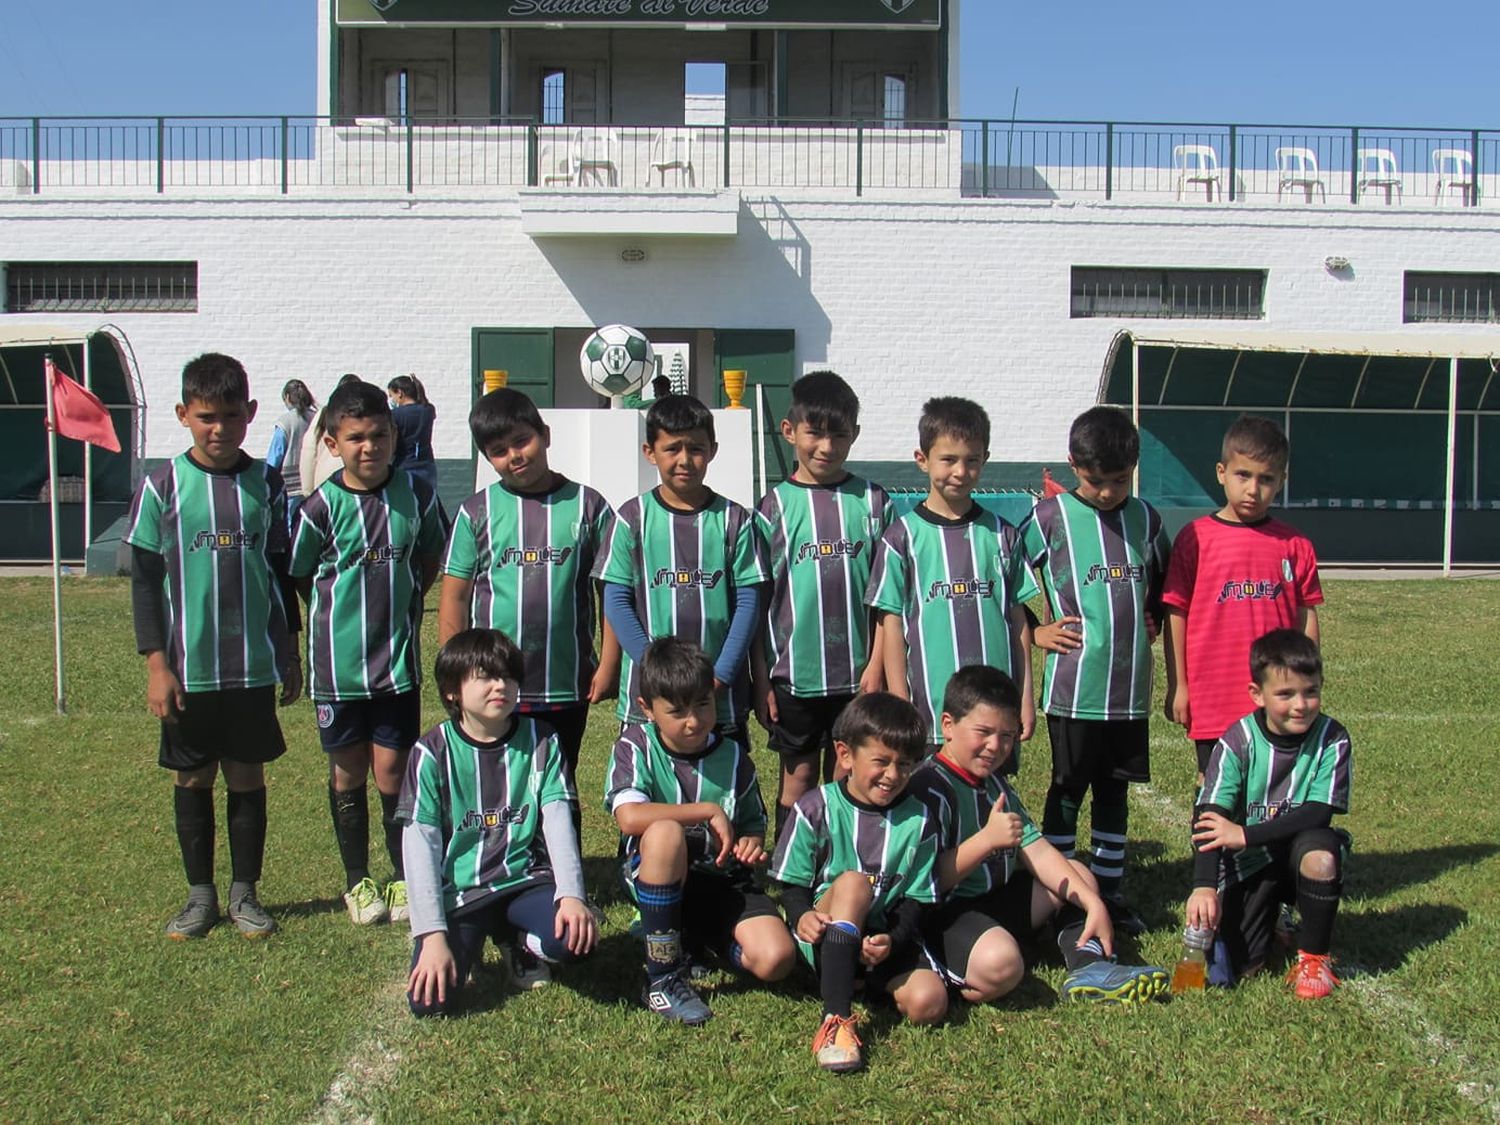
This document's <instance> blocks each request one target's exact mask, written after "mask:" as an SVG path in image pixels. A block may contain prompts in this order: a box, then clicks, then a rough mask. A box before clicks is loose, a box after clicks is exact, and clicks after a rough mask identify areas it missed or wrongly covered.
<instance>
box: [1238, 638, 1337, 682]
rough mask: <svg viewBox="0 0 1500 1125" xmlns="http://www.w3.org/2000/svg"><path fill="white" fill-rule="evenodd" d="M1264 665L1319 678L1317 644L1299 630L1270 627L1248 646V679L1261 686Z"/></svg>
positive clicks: (1320, 661) (1321, 673)
mask: <svg viewBox="0 0 1500 1125" xmlns="http://www.w3.org/2000/svg"><path fill="white" fill-rule="evenodd" d="M1267 668H1284V669H1285V670H1286V671H1288V672H1292V673H1294V674H1295V675H1298V676H1307V677H1309V678H1311V679H1315V680H1322V678H1323V654H1322V653H1320V652H1319V651H1318V643H1317V642H1316V641H1314V640H1313V639H1312V638H1311V637H1309V636H1308V635H1307V634H1306V633H1304V632H1302V631H1301V630H1300V629H1273V630H1271V632H1269V633H1267V634H1266V635H1265V636H1263V637H1261V638H1259V639H1258V640H1256V642H1255V643H1254V644H1253V645H1251V646H1250V678H1251V679H1252V680H1254V681H1255V682H1256V683H1257V684H1260V685H1264V684H1265V682H1266V669H1267Z"/></svg>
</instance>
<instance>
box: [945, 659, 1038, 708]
mask: <svg viewBox="0 0 1500 1125" xmlns="http://www.w3.org/2000/svg"><path fill="white" fill-rule="evenodd" d="M976 707H993V708H995V709H996V710H997V711H1013V712H1015V713H1016V714H1017V715H1019V714H1020V713H1021V689H1020V688H1018V687H1016V681H1015V680H1013V679H1011V678H1010V677H1009V676H1007V675H1006V674H1005V673H1004V672H1002V671H1000V669H999V668H993V667H991V666H990V665H988V664H968V665H965V666H964V667H962V668H960V669H959V670H958V671H957V672H954V673H953V676H952V678H950V679H949V680H948V686H947V688H946V689H944V691H943V714H945V715H949V716H951V717H952V718H954V719H962V718H963V717H964V716H965V715H967V714H968V713H969V712H970V711H972V710H974V708H976Z"/></svg>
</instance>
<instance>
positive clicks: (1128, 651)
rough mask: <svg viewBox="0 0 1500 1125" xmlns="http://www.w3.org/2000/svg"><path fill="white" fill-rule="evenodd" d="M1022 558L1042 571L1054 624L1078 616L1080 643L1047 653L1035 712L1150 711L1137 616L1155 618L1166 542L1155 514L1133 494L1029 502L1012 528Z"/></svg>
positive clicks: (1146, 657)
mask: <svg viewBox="0 0 1500 1125" xmlns="http://www.w3.org/2000/svg"><path fill="white" fill-rule="evenodd" d="M1021 543H1022V548H1023V550H1024V551H1025V552H1026V562H1027V564H1028V565H1029V566H1033V567H1037V568H1039V569H1040V571H1041V575H1042V588H1043V590H1044V591H1045V592H1046V596H1047V604H1048V606H1049V607H1050V608H1051V610H1052V619H1053V620H1054V621H1055V620H1057V619H1058V618H1061V617H1064V616H1073V617H1081V618H1083V627H1082V631H1083V645H1082V646H1081V647H1080V648H1076V649H1074V650H1073V651H1071V652H1068V653H1056V652H1049V653H1047V659H1046V663H1045V665H1044V666H1043V673H1042V710H1043V711H1045V712H1046V713H1047V714H1049V715H1061V716H1066V717H1068V718H1074V719H1094V720H1106V721H1107V720H1115V719H1144V718H1147V717H1149V716H1150V714H1151V643H1150V641H1149V639H1148V638H1147V634H1146V614H1147V613H1148V612H1150V613H1152V614H1155V615H1156V616H1157V619H1158V621H1160V614H1161V606H1160V600H1161V587H1162V582H1163V581H1164V580H1165V578H1166V573H1167V559H1168V557H1169V556H1170V554H1171V550H1172V548H1171V540H1170V539H1169V538H1168V536H1167V532H1166V528H1165V527H1163V526H1162V521H1161V516H1159V515H1157V513H1156V509H1155V508H1153V507H1151V505H1150V504H1148V503H1146V502H1145V501H1144V500H1142V499H1140V498H1139V497H1136V496H1131V497H1129V498H1128V499H1127V500H1126V501H1125V503H1123V504H1121V505H1120V506H1119V507H1118V508H1115V509H1114V510H1113V511H1108V512H1104V511H1100V510H1099V509H1098V508H1095V507H1093V506H1091V505H1089V504H1087V503H1085V502H1084V501H1082V500H1080V499H1079V498H1078V497H1077V496H1076V495H1074V494H1073V493H1071V492H1069V493H1063V494H1062V495H1059V496H1052V497H1049V498H1047V499H1044V500H1039V501H1037V505H1036V507H1035V508H1033V509H1032V512H1031V515H1030V516H1028V517H1027V519H1026V521H1025V522H1024V523H1023V524H1022V525H1021Z"/></svg>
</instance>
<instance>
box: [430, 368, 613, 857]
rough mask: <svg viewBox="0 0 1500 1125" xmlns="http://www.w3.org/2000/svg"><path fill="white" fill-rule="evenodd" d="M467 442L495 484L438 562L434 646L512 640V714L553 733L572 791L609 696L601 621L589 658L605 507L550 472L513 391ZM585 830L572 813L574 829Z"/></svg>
mask: <svg viewBox="0 0 1500 1125" xmlns="http://www.w3.org/2000/svg"><path fill="white" fill-rule="evenodd" d="M469 431H470V432H471V433H472V434H473V435H474V444H475V445H476V446H477V447H478V448H479V451H480V453H481V454H483V455H484V458H485V460H487V461H488V462H489V463H490V465H491V466H493V467H494V469H495V471H496V472H497V473H498V474H500V479H499V480H498V481H497V482H496V483H494V484H492V485H490V486H489V487H488V488H486V489H485V490H484V491H483V492H478V493H475V494H474V495H473V496H471V497H469V499H467V500H465V501H464V503H463V506H462V507H460V508H459V510H458V516H457V518H456V519H455V520H454V521H453V531H452V533H451V534H450V536H449V539H448V553H447V555H446V557H445V558H444V560H443V586H442V595H441V599H440V601H439V603H438V604H439V608H438V643H439V644H444V643H446V642H447V640H448V638H449V637H451V636H454V635H455V634H457V633H459V632H461V631H462V630H464V629H467V628H469V627H470V625H477V626H481V627H486V626H487V627H489V628H492V629H499V630H500V631H501V632H503V633H505V634H506V635H507V636H510V637H514V638H515V639H516V643H517V644H519V645H520V646H521V653H522V655H523V656H524V657H525V659H526V679H525V680H524V681H523V682H522V684H521V698H520V702H519V704H518V705H517V709H518V710H520V711H521V712H522V713H523V714H535V715H538V716H540V717H542V718H545V719H546V720H547V722H549V723H550V724H552V726H554V727H555V728H556V729H557V736H558V740H559V743H560V744H561V746H562V752H563V760H564V762H565V764H566V766H565V768H566V769H567V772H568V782H569V784H570V785H575V786H576V780H575V778H576V770H577V768H578V749H579V747H580V746H581V745H582V744H583V731H584V727H585V726H586V725H587V723H588V714H589V704H591V703H598V702H600V701H601V700H603V699H606V698H608V697H609V694H610V693H611V692H612V691H614V690H615V684H616V682H617V681H618V679H619V676H620V645H619V642H618V641H616V640H615V634H614V630H613V629H611V628H610V627H609V623H608V622H605V624H604V629H603V636H602V638H601V642H600V655H599V659H598V661H597V662H596V661H595V659H594V622H595V613H594V583H593V581H592V580H591V579H590V574H591V573H592V572H593V569H594V562H595V559H596V558H597V557H598V554H599V551H600V549H601V547H602V546H603V543H604V540H605V538H606V536H607V535H608V534H609V525H610V521H611V519H612V518H613V517H612V514H611V512H610V510H609V505H608V504H607V503H605V501H604V497H602V496H600V495H599V493H597V492H595V491H594V490H593V489H592V488H589V487H588V486H587V485H582V484H579V483H577V482H576V481H571V480H569V479H568V478H567V477H565V476H563V475H562V474H561V473H555V472H553V471H552V470H551V468H549V467H548V465H547V448H548V446H549V445H550V444H551V441H552V434H551V431H550V430H548V428H547V426H546V424H545V423H544V422H543V421H542V416H541V414H540V412H539V411H538V410H537V408H536V404H535V403H533V402H532V401H531V399H529V398H527V397H526V395H524V394H522V393H521V392H520V391H517V390H512V389H510V388H506V387H502V388H501V389H500V390H496V391H491V392H490V393H489V394H487V395H485V396H484V397H483V398H481V399H480V400H479V401H478V402H476V403H475V404H474V409H473V410H471V411H470V412H469ZM581 824H582V821H581V818H580V816H579V814H578V809H577V807H576V806H575V807H574V815H573V826H574V828H575V829H577V828H580V827H581Z"/></svg>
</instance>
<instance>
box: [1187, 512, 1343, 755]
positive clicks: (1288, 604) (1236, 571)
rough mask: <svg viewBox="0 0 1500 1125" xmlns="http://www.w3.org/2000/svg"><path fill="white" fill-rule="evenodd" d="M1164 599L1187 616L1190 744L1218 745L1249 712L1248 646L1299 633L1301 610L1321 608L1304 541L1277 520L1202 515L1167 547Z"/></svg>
mask: <svg viewBox="0 0 1500 1125" xmlns="http://www.w3.org/2000/svg"><path fill="white" fill-rule="evenodd" d="M1161 600H1162V601H1163V602H1164V603H1165V604H1166V605H1169V606H1171V607H1172V608H1174V609H1180V610H1182V611H1183V612H1184V613H1186V614H1187V653H1186V655H1185V663H1186V667H1187V689H1188V712H1189V718H1190V720H1191V721H1190V722H1189V723H1188V737H1189V738H1193V739H1199V738H1218V737H1219V736H1220V735H1222V734H1223V733H1224V732H1225V731H1226V730H1228V729H1229V728H1230V726H1231V725H1233V724H1234V723H1236V722H1238V721H1239V720H1240V719H1241V718H1243V717H1244V716H1246V715H1248V714H1249V713H1250V712H1251V711H1252V710H1253V709H1254V708H1253V706H1252V705H1251V702H1250V693H1249V691H1247V690H1246V685H1247V684H1248V683H1249V682H1250V646H1251V644H1253V643H1254V642H1255V640H1256V638H1258V637H1262V636H1264V635H1265V634H1267V633H1269V632H1270V631H1271V630H1272V629H1287V628H1290V629H1295V628H1297V618H1298V615H1299V611H1300V610H1301V609H1302V608H1303V607H1304V606H1315V605H1321V604H1322V602H1323V588H1322V587H1321V586H1320V585H1319V584H1318V558H1317V555H1316V554H1315V553H1314V552H1313V545H1312V543H1311V542H1310V541H1309V540H1308V539H1307V537H1306V536H1304V535H1303V534H1302V533H1301V532H1299V531H1298V530H1297V529H1296V528H1294V527H1290V526H1288V525H1287V524H1284V523H1282V522H1281V521H1279V520H1273V519H1267V520H1263V521H1262V522H1260V523H1256V524H1243V523H1230V522H1229V521H1228V520H1223V519H1220V518H1219V517H1218V516H1216V515H1213V516H1203V517H1201V518H1200V519H1196V520H1194V521H1193V522H1192V523H1190V524H1188V525H1187V526H1186V527H1184V528H1183V529H1182V530H1181V531H1180V532H1179V533H1178V535H1177V541H1176V542H1175V543H1174V544H1172V561H1171V562H1170V563H1169V564H1168V566H1167V581H1166V585H1165V586H1164V587H1163V589H1162V595H1161Z"/></svg>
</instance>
